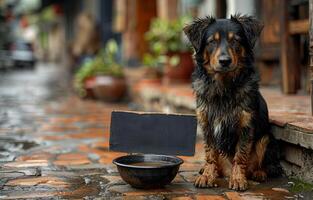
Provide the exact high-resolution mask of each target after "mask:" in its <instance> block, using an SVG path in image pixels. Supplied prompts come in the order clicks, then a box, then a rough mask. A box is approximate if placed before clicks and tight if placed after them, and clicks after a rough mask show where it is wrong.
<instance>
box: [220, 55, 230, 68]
mask: <svg viewBox="0 0 313 200" xmlns="http://www.w3.org/2000/svg"><path fill="white" fill-rule="evenodd" d="M218 61H219V63H220V64H221V65H222V66H223V67H228V66H229V65H230V63H231V58H230V57H229V56H221V57H220V58H219V60H218Z"/></svg>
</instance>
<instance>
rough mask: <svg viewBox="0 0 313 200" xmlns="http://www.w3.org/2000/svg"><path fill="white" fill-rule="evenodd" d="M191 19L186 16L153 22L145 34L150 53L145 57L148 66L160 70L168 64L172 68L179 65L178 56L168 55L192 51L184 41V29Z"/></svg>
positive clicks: (144, 60)
mask: <svg viewBox="0 0 313 200" xmlns="http://www.w3.org/2000/svg"><path fill="white" fill-rule="evenodd" d="M189 19H190V18H189V17H186V16H184V17H181V18H179V19H176V20H172V21H168V20H164V19H160V18H156V19H154V20H153V21H152V22H151V26H150V29H149V31H148V32H146V34H145V39H146V41H148V43H149V51H150V53H147V54H145V55H144V57H143V63H144V64H145V65H146V66H148V67H155V68H160V67H162V66H163V65H164V64H165V63H166V62H169V63H170V65H171V66H177V65H178V64H179V62H180V60H179V57H178V56H175V55H174V56H171V57H168V56H167V54H168V53H176V52H185V51H189V50H190V49H189V48H188V47H187V45H186V44H185V43H184V41H183V40H182V29H183V27H184V25H185V24H186V22H187V21H188V20H189Z"/></svg>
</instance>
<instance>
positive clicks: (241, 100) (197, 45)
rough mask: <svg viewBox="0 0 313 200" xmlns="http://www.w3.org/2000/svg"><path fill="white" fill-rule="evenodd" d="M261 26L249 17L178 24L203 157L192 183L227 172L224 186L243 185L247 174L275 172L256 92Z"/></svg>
mask: <svg viewBox="0 0 313 200" xmlns="http://www.w3.org/2000/svg"><path fill="white" fill-rule="evenodd" d="M262 28H263V26H262V25H261V24H260V23H259V22H258V21H257V20H256V19H254V18H253V17H250V16H245V15H243V16H242V15H235V16H232V17H231V18H230V19H214V18H212V17H207V18H203V19H197V20H195V21H194V22H193V23H192V24H190V25H187V26H186V27H185V28H184V32H185V34H186V35H187V37H188V39H189V40H190V42H191V44H192V46H193V47H194V50H195V59H196V63H197V66H196V69H195V71H194V73H193V83H192V86H193V89H194V92H195V94H196V99H197V119H198V124H199V128H200V129H201V131H202V132H203V133H204V138H205V151H206V163H205V165H204V167H203V168H202V169H201V171H200V175H199V176H198V177H197V178H196V181H195V186H196V187H213V186H216V183H215V181H216V178H217V177H218V176H229V188H231V189H235V190H245V189H247V187H248V182H247V178H250V177H251V178H252V179H254V180H257V181H264V180H265V179H266V178H267V176H268V175H269V176H277V175H279V174H280V173H281V168H280V166H279V159H278V156H277V154H276V152H274V151H273V150H272V151H269V150H268V149H270V148H271V146H276V145H273V142H274V141H273V140H272V135H271V134H270V126H269V121H268V111H267V105H266V102H265V101H264V99H263V97H262V95H261V94H260V92H259V76H258V73H257V71H256V69H255V67H254V64H253V63H254V54H253V47H254V44H255V42H256V39H257V38H258V36H259V34H260V33H261V30H262Z"/></svg>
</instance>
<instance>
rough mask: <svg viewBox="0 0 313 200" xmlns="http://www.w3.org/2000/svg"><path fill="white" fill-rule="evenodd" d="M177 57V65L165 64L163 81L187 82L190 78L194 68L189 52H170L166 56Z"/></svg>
mask: <svg viewBox="0 0 313 200" xmlns="http://www.w3.org/2000/svg"><path fill="white" fill-rule="evenodd" d="M175 55H176V56H178V57H179V61H180V62H179V63H178V65H177V66H171V65H170V63H167V64H166V65H165V69H164V81H165V82H169V83H188V82H190V80H191V74H192V72H193V70H194V63H193V60H192V56H191V53H190V52H177V53H175V52H171V53H168V54H167V56H168V57H169V58H170V57H172V56H175Z"/></svg>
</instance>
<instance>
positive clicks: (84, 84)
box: [74, 40, 126, 101]
mask: <svg viewBox="0 0 313 200" xmlns="http://www.w3.org/2000/svg"><path fill="white" fill-rule="evenodd" d="M117 51H118V46H117V44H116V42H115V41H114V40H109V41H108V43H107V44H106V46H105V48H104V49H103V50H101V51H100V52H99V53H98V55H97V56H96V57H95V58H94V59H92V60H90V61H87V62H85V63H84V64H83V66H82V67H81V68H80V69H79V70H78V71H77V73H76V74H75V78H74V86H75V88H76V90H77V91H78V94H79V95H80V96H82V97H86V96H88V95H89V96H90V95H93V96H95V98H97V99H101V100H105V101H117V100H120V99H121V98H122V97H123V96H124V94H125V92H126V80H125V77H124V73H123V69H122V67H121V66H120V65H119V64H118V63H117V62H116V59H115V56H116V53H117Z"/></svg>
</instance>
